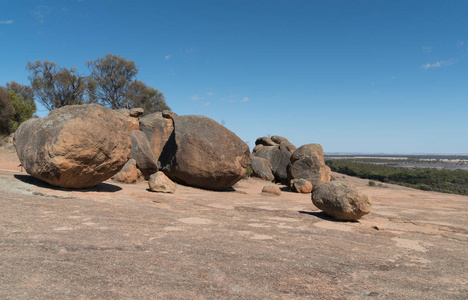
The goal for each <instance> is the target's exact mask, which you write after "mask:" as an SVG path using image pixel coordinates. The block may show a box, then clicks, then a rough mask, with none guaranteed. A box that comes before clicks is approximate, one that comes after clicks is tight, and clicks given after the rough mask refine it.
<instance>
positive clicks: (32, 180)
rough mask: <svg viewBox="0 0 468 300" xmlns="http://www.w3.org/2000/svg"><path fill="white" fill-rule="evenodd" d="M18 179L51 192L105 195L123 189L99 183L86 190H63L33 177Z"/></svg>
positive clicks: (16, 176) (18, 176)
mask: <svg viewBox="0 0 468 300" xmlns="http://www.w3.org/2000/svg"><path fill="white" fill-rule="evenodd" d="M14 177H15V178H16V179H18V180H19V181H22V182H24V183H27V184H31V185H35V186H37V187H40V188H45V189H51V190H56V191H72V192H82V193H86V192H105V193H115V192H118V191H121V190H122V188H121V187H120V186H117V185H113V184H109V183H103V182H101V183H99V184H98V185H96V186H93V187H90V188H86V189H69V188H62V187H58V186H54V185H51V184H49V183H47V182H45V181H42V180H40V179H37V178H35V177H33V176H31V175H18V174H16V175H14Z"/></svg>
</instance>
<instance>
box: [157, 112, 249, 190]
mask: <svg viewBox="0 0 468 300" xmlns="http://www.w3.org/2000/svg"><path fill="white" fill-rule="evenodd" d="M173 121H174V131H173V134H172V135H171V136H170V138H169V140H168V141H167V143H166V145H165V146H164V150H163V152H162V154H161V156H160V158H159V161H160V162H161V170H162V171H163V172H164V173H165V174H166V175H167V176H168V177H169V178H171V179H172V180H174V181H176V182H179V183H182V184H186V185H190V186H195V187H200V188H205V189H211V190H223V189H227V188H229V187H231V186H232V185H234V184H235V183H236V182H238V181H239V180H240V179H242V177H243V176H244V174H245V172H246V169H247V167H248V165H249V163H250V153H249V147H248V146H247V144H245V143H244V142H243V141H242V140H241V139H240V138H239V137H238V136H237V135H235V134H234V133H233V132H231V131H230V130H228V129H227V128H225V127H224V126H222V125H220V124H219V123H217V122H216V121H214V120H212V119H210V118H207V117H203V116H174V117H173Z"/></svg>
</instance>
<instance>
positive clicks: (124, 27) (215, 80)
mask: <svg viewBox="0 0 468 300" xmlns="http://www.w3.org/2000/svg"><path fill="white" fill-rule="evenodd" d="M0 41H1V45H0V85H4V84H5V83H6V82H9V81H12V80H14V81H17V82H20V83H23V84H28V83H29V80H28V72H27V71H26V70H25V66H26V64H27V62H28V61H34V60H49V61H53V62H55V63H57V64H58V65H60V66H65V67H71V66H72V65H74V66H75V67H77V68H78V70H79V71H80V72H81V73H83V74H87V69H86V67H85V62H86V61H89V60H93V59H96V58H97V57H101V56H104V55H105V54H106V53H107V52H110V53H113V54H118V55H121V56H123V57H125V58H127V59H129V60H133V61H135V63H136V64H137V65H138V66H139V68H140V72H139V74H138V79H139V80H141V81H144V82H145V83H147V84H148V85H150V86H152V87H155V88H157V89H159V90H160V91H161V92H163V93H164V95H165V97H166V101H167V103H168V105H169V106H170V107H171V108H172V110H173V111H175V112H176V113H178V114H179V115H185V114H200V115H205V116H207V117H210V118H212V119H214V120H216V121H218V122H220V123H222V124H224V125H225V126H226V127H227V128H229V129H230V130H232V131H233V132H235V133H236V134H237V135H238V136H239V137H240V138H242V139H243V140H244V141H246V142H248V144H249V146H251V147H252V146H253V145H254V142H255V139H256V138H257V137H260V136H265V135H268V134H271V135H282V136H285V137H287V138H288V139H289V140H290V141H291V142H292V143H293V144H295V145H296V146H300V145H303V144H308V143H320V144H322V146H323V148H324V150H325V152H386V153H468V1H466V0H460V1H457V0H451V1H440V0H439V1H430V0H424V1H409V0H404V1H389V0H385V1H380V0H368V1H348V0H340V1H338V0H337V1H334V0H326V1H314V0H307V1H295V0H288V1H275V0H268V1H263V0H245V1H240V0H239V1H238V0H217V1H205V0H199V1H188V0H186V1H176V0H173V1H141V0H132V1H117V0H81V1H79V0H69V1H63V0H55V1H52V0H2V1H0ZM39 109H40V111H39V112H38V114H39V116H45V115H46V114H47V111H44V108H43V107H41V106H39Z"/></svg>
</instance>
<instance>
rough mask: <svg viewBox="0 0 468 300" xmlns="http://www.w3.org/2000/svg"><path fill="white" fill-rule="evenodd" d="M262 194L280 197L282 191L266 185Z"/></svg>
mask: <svg viewBox="0 0 468 300" xmlns="http://www.w3.org/2000/svg"><path fill="white" fill-rule="evenodd" d="M262 193H264V194H270V195H276V196H279V195H281V190H280V189H279V187H277V186H274V185H265V186H264V187H263V189H262Z"/></svg>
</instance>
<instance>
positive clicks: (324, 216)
mask: <svg viewBox="0 0 468 300" xmlns="http://www.w3.org/2000/svg"><path fill="white" fill-rule="evenodd" d="M298 213H300V214H303V215H310V216H314V217H317V218H319V219H322V220H327V221H331V222H336V223H350V222H351V223H359V222H358V221H341V220H337V219H334V218H332V217H330V216H329V215H327V214H326V213H324V212H323V211H303V210H300V211H298Z"/></svg>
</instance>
